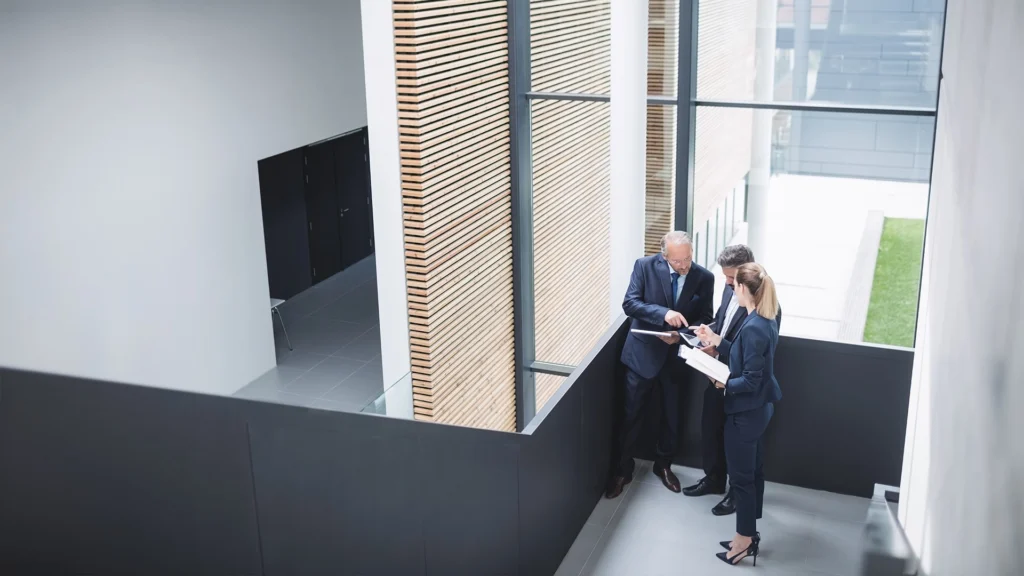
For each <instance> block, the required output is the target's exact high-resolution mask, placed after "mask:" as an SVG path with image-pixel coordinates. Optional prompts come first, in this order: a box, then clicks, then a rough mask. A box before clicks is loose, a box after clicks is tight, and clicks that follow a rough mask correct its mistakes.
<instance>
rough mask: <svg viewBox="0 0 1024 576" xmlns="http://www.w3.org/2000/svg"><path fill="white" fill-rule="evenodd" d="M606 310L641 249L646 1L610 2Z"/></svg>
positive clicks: (618, 301)
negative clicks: (608, 282) (608, 280)
mask: <svg viewBox="0 0 1024 576" xmlns="http://www.w3.org/2000/svg"><path fill="white" fill-rule="evenodd" d="M611 106H612V108H611V117H612V118H611V124H612V141H611V267H610V270H609V273H610V274H611V309H610V314H611V316H610V318H611V320H614V319H615V318H618V317H619V315H620V314H622V296H623V294H625V293H626V287H627V286H628V285H629V275H630V273H631V272H632V270H633V262H634V261H635V260H636V259H637V258H639V257H641V256H643V251H644V245H643V242H644V238H643V236H644V186H645V176H646V174H645V161H646V154H647V150H646V138H647V2H638V1H637V0H612V105H611Z"/></svg>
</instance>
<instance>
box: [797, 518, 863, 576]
mask: <svg viewBox="0 0 1024 576" xmlns="http://www.w3.org/2000/svg"><path fill="white" fill-rule="evenodd" d="M863 540H864V523H862V522H844V521H842V520H834V519H831V518H824V517H822V516H815V517H814V519H813V521H812V523H811V538H810V542H809V545H808V546H807V548H806V549H805V550H804V557H805V563H804V566H805V567H806V568H807V569H809V570H816V571H819V572H825V573H827V574H835V575H837V576H857V575H858V574H859V573H860V559H861V554H860V552H861V546H862V542H863Z"/></svg>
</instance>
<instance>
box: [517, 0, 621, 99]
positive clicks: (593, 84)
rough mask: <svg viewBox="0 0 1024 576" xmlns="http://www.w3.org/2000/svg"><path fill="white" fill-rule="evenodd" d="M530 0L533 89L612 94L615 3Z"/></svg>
mask: <svg viewBox="0 0 1024 576" xmlns="http://www.w3.org/2000/svg"><path fill="white" fill-rule="evenodd" d="M529 1H530V62H531V67H530V73H531V82H532V86H531V89H532V90H533V91H534V92H571V93H586V94H608V93H609V92H610V91H611V79H612V68H611V40H612V26H611V22H612V21H611V12H612V8H611V1H610V0H529ZM638 1H639V0H638Z"/></svg>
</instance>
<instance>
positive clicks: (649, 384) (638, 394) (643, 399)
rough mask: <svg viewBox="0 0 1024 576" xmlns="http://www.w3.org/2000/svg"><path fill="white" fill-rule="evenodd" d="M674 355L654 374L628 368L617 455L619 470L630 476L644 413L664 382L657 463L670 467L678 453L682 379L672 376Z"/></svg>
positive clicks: (616, 471) (619, 472)
mask: <svg viewBox="0 0 1024 576" xmlns="http://www.w3.org/2000/svg"><path fill="white" fill-rule="evenodd" d="M671 365H672V359H671V358H670V359H669V361H668V362H666V363H665V366H663V367H662V369H661V372H659V373H658V375H657V376H655V377H654V378H644V377H642V376H640V375H639V374H637V373H636V372H634V371H632V370H630V369H629V368H628V367H627V368H626V401H625V416H624V418H623V420H622V429H621V430H620V431H619V438H618V452H617V454H616V455H615V458H616V464H615V474H616V475H617V476H625V477H627V478H628V477H630V476H632V474H633V467H634V466H635V464H634V462H633V454H634V453H635V451H636V443H637V440H639V438H640V433H641V432H643V428H644V415H645V414H646V413H647V405H648V403H649V402H650V399H651V395H652V393H653V390H654V388H655V387H656V385H657V384H661V406H662V412H661V415H662V417H661V427H660V432H659V440H658V446H657V450H656V452H655V454H656V458H655V461H654V465H655V466H656V467H667V466H670V465H671V464H672V458H673V457H674V456H675V454H676V438H678V437H679V436H678V432H679V383H678V382H675V381H674V380H673V378H672V375H671V374H672V370H671Z"/></svg>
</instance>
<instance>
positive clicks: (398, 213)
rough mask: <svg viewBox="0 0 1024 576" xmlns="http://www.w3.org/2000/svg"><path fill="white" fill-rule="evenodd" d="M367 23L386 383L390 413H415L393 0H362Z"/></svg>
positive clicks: (365, 47)
mask: <svg viewBox="0 0 1024 576" xmlns="http://www.w3.org/2000/svg"><path fill="white" fill-rule="evenodd" d="M362 27H363V37H364V38H365V39H366V40H365V42H364V44H363V58H364V61H365V69H366V94H367V108H366V112H367V118H368V122H369V134H370V179H371V181H372V186H373V231H374V250H375V251H376V254H377V258H376V260H377V298H378V303H379V309H380V346H381V360H382V362H383V365H384V387H385V388H386V389H388V402H387V404H388V415H389V416H401V417H409V418H411V417H412V378H411V373H410V369H411V363H410V358H409V305H408V302H407V298H406V297H407V290H406V282H405V231H404V225H403V219H402V180H401V162H400V158H399V147H398V88H397V83H396V76H395V43H394V21H393V16H392V10H391V2H380V1H378V0H362ZM389 387H390V388H389ZM406 396H407V397H406Z"/></svg>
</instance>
